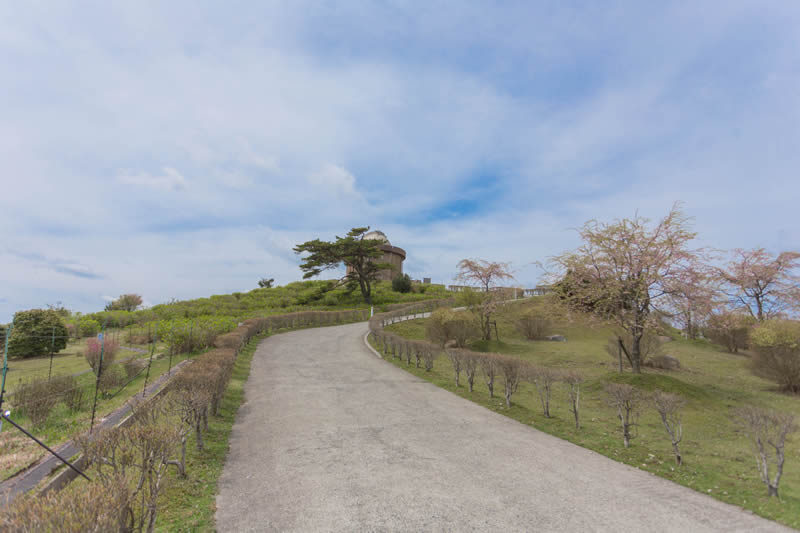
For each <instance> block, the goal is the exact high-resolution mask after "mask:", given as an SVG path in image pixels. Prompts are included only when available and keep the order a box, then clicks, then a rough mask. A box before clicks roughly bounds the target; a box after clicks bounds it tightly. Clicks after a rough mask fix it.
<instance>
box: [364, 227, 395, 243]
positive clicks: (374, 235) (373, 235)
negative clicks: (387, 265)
mask: <svg viewBox="0 0 800 533" xmlns="http://www.w3.org/2000/svg"><path fill="white" fill-rule="evenodd" d="M364 238H365V239H370V240H375V241H381V242H383V243H384V244H391V243H390V242H389V239H388V238H387V237H386V234H385V233H384V232H382V231H377V230H374V231H370V232H369V233H367V234H366V235H364Z"/></svg>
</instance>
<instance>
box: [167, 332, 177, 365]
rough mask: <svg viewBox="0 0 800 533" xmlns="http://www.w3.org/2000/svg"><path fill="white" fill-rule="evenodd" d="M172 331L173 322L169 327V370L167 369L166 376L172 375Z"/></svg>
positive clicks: (173, 341) (173, 338)
mask: <svg viewBox="0 0 800 533" xmlns="http://www.w3.org/2000/svg"><path fill="white" fill-rule="evenodd" d="M173 329H175V322H172V326H170V328H169V368H168V369H167V375H168V376H169V375H170V374H171V373H172V347H173V346H174V345H175V337H173V336H172V330H173Z"/></svg>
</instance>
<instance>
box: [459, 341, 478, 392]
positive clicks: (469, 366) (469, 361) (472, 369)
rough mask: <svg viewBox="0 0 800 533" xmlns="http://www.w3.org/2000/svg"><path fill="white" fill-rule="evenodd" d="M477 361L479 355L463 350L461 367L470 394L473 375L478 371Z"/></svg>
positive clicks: (472, 386) (472, 385)
mask: <svg viewBox="0 0 800 533" xmlns="http://www.w3.org/2000/svg"><path fill="white" fill-rule="evenodd" d="M478 361H479V355H478V354H476V353H474V352H470V351H468V350H464V351H463V352H462V353H461V367H462V368H463V369H464V375H465V376H466V377H467V385H469V391H470V392H472V390H473V388H474V385H475V373H476V372H477V370H478Z"/></svg>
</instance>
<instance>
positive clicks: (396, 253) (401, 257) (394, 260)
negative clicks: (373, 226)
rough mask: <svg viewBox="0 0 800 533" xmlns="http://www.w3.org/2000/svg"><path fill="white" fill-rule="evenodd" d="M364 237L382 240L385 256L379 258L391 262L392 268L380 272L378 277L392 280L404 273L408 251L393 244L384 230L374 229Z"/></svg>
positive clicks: (383, 261)
mask: <svg viewBox="0 0 800 533" xmlns="http://www.w3.org/2000/svg"><path fill="white" fill-rule="evenodd" d="M364 239H371V240H376V241H380V242H381V244H380V246H379V248H380V249H381V251H382V252H383V257H382V258H381V259H380V260H379V262H380V263H389V264H390V265H392V268H390V269H389V268H387V269H385V270H381V271H380V272H378V279H379V280H382V281H391V280H392V279H393V278H395V277H397V276H398V275H399V274H402V273H403V261H405V259H406V251H405V250H403V249H402V248H398V247H397V246H392V243H390V242H389V238H388V237H387V236H386V234H385V233H384V232H382V231H377V230H373V231H370V232H369V233H367V234H366V235H364ZM347 273H348V274H349V273H350V267H349V266H348V267H347Z"/></svg>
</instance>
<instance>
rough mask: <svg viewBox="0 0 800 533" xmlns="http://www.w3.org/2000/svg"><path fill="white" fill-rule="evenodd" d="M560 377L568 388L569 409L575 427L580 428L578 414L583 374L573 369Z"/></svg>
mask: <svg viewBox="0 0 800 533" xmlns="http://www.w3.org/2000/svg"><path fill="white" fill-rule="evenodd" d="M562 379H563V380H564V383H566V385H567V387H569V390H568V391H567V392H568V393H569V403H570V407H569V410H570V411H571V412H572V415H573V416H574V417H575V429H580V428H581V422H580V417H579V416H578V414H579V411H580V404H581V384H582V383H583V376H581V375H580V373H578V372H577V371H575V370H570V371H568V372H565V373H564V375H563V377H562Z"/></svg>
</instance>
